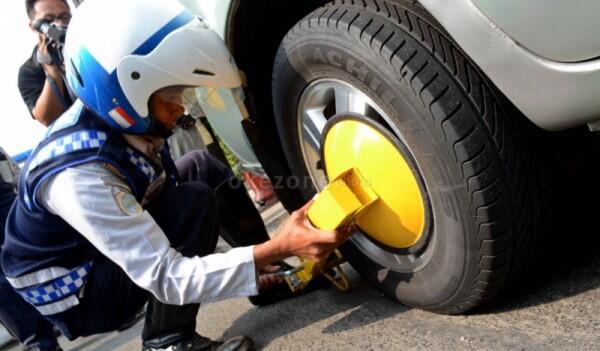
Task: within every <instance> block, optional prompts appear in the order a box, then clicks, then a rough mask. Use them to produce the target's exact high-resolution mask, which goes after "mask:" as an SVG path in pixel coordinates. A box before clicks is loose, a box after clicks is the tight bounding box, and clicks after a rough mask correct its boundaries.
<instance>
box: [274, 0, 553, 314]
mask: <svg viewBox="0 0 600 351" xmlns="http://www.w3.org/2000/svg"><path fill="white" fill-rule="evenodd" d="M328 84H329V85H328ZM272 88H273V103H274V112H275V118H276V123H277V128H278V132H279V135H280V138H281V140H282V144H283V145H282V146H283V149H284V152H285V155H286V158H287V161H288V163H289V166H290V168H291V170H292V173H293V174H295V175H296V176H298V177H299V179H310V181H309V182H304V181H302V180H300V181H296V182H295V183H296V185H298V186H303V185H306V184H308V185H307V186H305V187H303V189H302V190H303V194H304V196H305V197H306V198H307V199H308V198H310V197H311V196H312V195H313V194H314V193H315V191H316V189H317V188H320V187H322V184H319V182H320V180H319V179H318V177H317V176H316V175H315V174H317V173H315V172H318V169H319V167H321V166H322V163H321V162H319V161H316V160H315V159H314V157H313V158H311V156H310V155H309V154H310V152H309V151H310V148H311V145H312V144H311V143H314V140H312V141H310V140H309V139H311V138H310V137H312V138H313V139H316V136H317V135H318V132H319V128H320V127H322V124H323V123H322V122H323V120H322V119H325V120H326V119H328V118H330V117H331V116H333V115H334V114H336V113H340V112H345V111H344V108H345V107H346V108H347V110H350V111H351V112H358V113H360V114H363V115H364V116H366V117H368V118H372V119H373V120H375V121H377V122H378V123H380V124H381V125H383V126H385V127H386V128H387V129H388V130H389V131H390V132H391V133H392V134H393V135H395V136H396V137H397V138H398V140H399V141H400V142H401V143H402V144H403V145H404V146H405V147H406V149H407V150H409V151H408V152H409V153H410V155H405V156H407V157H408V158H409V159H410V160H411V163H412V166H414V167H415V169H417V171H416V173H417V174H415V177H417V178H418V180H419V182H420V184H421V187H422V193H423V202H424V204H425V208H426V218H427V223H426V224H427V225H426V226H425V230H424V232H423V234H422V235H423V237H422V238H423V239H422V240H421V241H422V242H421V243H420V245H419V247H415V248H412V249H402V250H397V249H395V250H392V249H389V248H386V247H382V246H381V245H377V244H374V243H373V242H372V240H367V239H369V238H368V235H365V234H364V233H363V234H361V233H357V234H355V235H353V237H352V238H351V239H350V240H349V241H348V242H347V243H345V244H344V245H343V246H342V251H343V253H344V256H345V257H346V258H347V259H348V261H349V262H350V264H351V265H352V266H353V267H354V268H355V269H356V270H357V271H358V272H359V273H360V274H361V275H362V276H363V277H364V278H365V279H367V280H368V281H369V282H371V283H372V284H373V285H374V286H376V287H377V288H379V289H381V290H382V291H383V292H385V293H386V294H388V295H389V296H391V297H393V298H395V299H397V300H398V301H399V302H401V303H403V304H406V305H409V306H413V307H417V308H421V309H425V310H430V311H434V312H439V313H447V314H457V313H463V312H465V311H467V310H470V309H472V308H473V307H475V306H478V305H480V304H482V303H483V302H484V301H487V300H489V299H490V298H491V297H493V296H496V295H497V294H498V293H499V292H501V291H503V290H504V289H505V288H506V286H507V284H509V283H510V282H511V281H513V280H515V278H516V277H517V276H518V275H519V273H520V272H521V268H522V267H524V265H525V264H526V261H525V259H527V258H528V256H530V254H531V249H532V248H533V244H534V242H535V240H536V238H537V236H538V235H539V232H540V231H541V229H542V228H541V225H540V223H542V217H543V212H542V210H541V209H542V206H541V202H542V200H543V198H542V194H541V192H540V188H539V180H538V178H539V177H538V175H537V174H536V172H537V170H536V166H535V162H534V161H535V159H534V158H533V157H531V156H528V151H527V150H529V148H528V146H527V143H528V142H529V141H528V140H529V136H528V134H527V133H528V131H530V130H533V129H534V128H533V127H532V126H531V125H530V124H529V122H528V121H526V120H525V119H524V118H523V116H522V115H520V114H519V112H518V111H517V110H516V109H515V108H514V107H513V106H512V105H511V104H510V103H509V102H508V101H507V100H506V98H504V97H503V96H502V94H500V93H499V92H498V91H497V89H495V87H494V86H493V84H492V83H491V82H489V81H488V79H487V78H486V77H485V76H484V75H483V74H482V72H481V71H480V70H479V69H478V68H477V67H476V66H475V65H474V64H473V63H472V62H471V61H470V60H469V59H468V58H467V57H466V55H465V54H464V53H463V52H462V51H461V50H460V48H458V47H457V45H456V44H455V43H454V42H453V41H452V40H451V38H450V37H449V35H448V34H447V33H446V32H444V30H443V29H442V28H441V26H440V25H439V24H438V23H437V22H436V21H435V20H434V19H433V18H432V17H431V16H430V15H429V14H428V13H427V12H426V11H425V10H424V9H423V8H422V7H420V6H419V5H418V4H416V2H412V1H387V0H379V1H336V2H334V3H331V4H328V5H326V6H324V7H322V8H319V9H318V10H316V11H314V12H312V13H311V14H309V15H308V16H307V17H305V18H304V19H303V20H302V21H300V22H299V23H298V24H297V25H296V26H295V27H294V28H292V29H291V30H290V31H289V32H288V34H287V35H286V37H285V38H284V39H283V41H282V43H281V45H280V48H279V50H278V52H277V55H276V58H275V63H274V70H273V85H272ZM319 89H320V90H319ZM327 89H330V91H328V90H327ZM336 89H338V90H339V91H338V90H336ZM311 94H313V95H314V96H317V97H318V98H315V99H316V100H315V101H316V102H314V101H313V102H311V101H312V100H310V98H311V96H313V95H311ZM319 94H321V95H319ZM328 94H329V95H328ZM344 94H346V95H344ZM352 94H354V95H352ZM338 95H339V96H338ZM307 96H308V97H307ZM327 96H329V98H330V99H333V102H331V101H329V102H328V101H327ZM344 96H347V98H345V97H344ZM319 99H321V100H323V101H322V106H321V105H319V104H320V103H321V102H320V101H321V100H319ZM346 100H355V101H358V100H361V101H363V100H364V101H367V102H366V103H352V102H348V101H346ZM307 101H308V102H307ZM342 101H344V103H341V102H342ZM338 102H340V103H339V105H338ZM311 104H312V105H311ZM354 105H356V106H354ZM353 109H355V111H352V110H353ZM356 110H358V111H356ZM307 111H308V112H307ZM311 111H312V112H314V111H317V114H318V115H319V116H320V117H318V120H313V119H312V118H313V117H310V116H309V117H305V116H308V115H310V113H312V112H311ZM309 112H310V113H309ZM311 130H312V132H311ZM321 131H322V129H321ZM307 133H308V134H307ZM311 133H312V134H311ZM307 140H308V141H307ZM307 150H309V151H307ZM313 151H314V150H313ZM313 153H314V152H313ZM384 167H385V166H384V165H382V169H384ZM288 185H289V184H288Z"/></svg>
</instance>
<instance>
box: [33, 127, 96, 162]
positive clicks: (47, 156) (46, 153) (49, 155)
mask: <svg viewBox="0 0 600 351" xmlns="http://www.w3.org/2000/svg"><path fill="white" fill-rule="evenodd" d="M106 138H107V136H106V133H104V132H99V131H96V130H81V131H78V132H75V133H72V134H68V135H65V136H63V137H60V138H57V139H56V140H54V141H52V142H51V143H49V144H47V145H45V146H44V147H43V148H42V149H41V150H40V151H38V152H37V153H36V155H35V157H34V159H33V160H32V161H31V164H30V165H29V170H28V172H31V171H32V170H33V169H35V168H36V167H37V166H39V165H40V164H42V163H44V162H46V161H48V160H51V159H53V158H55V157H58V156H62V155H66V154H68V153H71V152H74V151H79V150H86V149H93V148H99V147H101V146H102V145H103V144H104V142H105V141H106Z"/></svg>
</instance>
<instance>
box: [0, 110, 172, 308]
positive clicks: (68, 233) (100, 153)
mask: <svg viewBox="0 0 600 351" xmlns="http://www.w3.org/2000/svg"><path fill="white" fill-rule="evenodd" d="M161 156H162V157H161V158H162V161H163V164H162V165H161V164H157V163H155V162H153V161H152V160H151V159H150V158H148V157H146V156H145V155H144V154H143V153H141V152H139V151H137V150H135V149H133V148H132V147H131V146H129V145H128V144H127V143H126V141H125V139H124V137H123V135H122V134H121V133H120V132H119V131H116V130H113V129H111V128H110V127H109V126H107V125H106V124H104V123H103V122H102V121H101V120H100V119H99V118H96V117H95V116H94V115H93V112H91V111H90V110H88V109H86V108H85V107H84V106H83V105H82V104H81V102H76V103H75V104H74V105H73V106H72V107H71V108H70V109H69V110H68V111H67V112H65V114H63V115H62V116H61V117H60V118H59V119H58V120H57V121H56V122H55V123H54V124H53V125H52V126H51V127H50V129H49V130H48V132H47V134H46V136H45V138H44V139H43V140H42V142H41V143H40V144H38V146H37V147H36V148H35V149H34V151H33V152H32V154H31V155H30V156H29V158H28V159H27V162H26V164H25V166H24V167H23V169H22V171H21V175H20V178H19V185H18V187H19V189H18V198H17V201H15V203H14V204H13V206H12V208H11V211H10V213H9V215H8V218H7V224H6V238H5V241H4V246H3V249H2V257H1V263H2V269H3V270H4V273H5V275H6V277H7V279H8V281H9V282H10V283H11V285H13V287H15V288H16V289H17V291H18V292H19V293H21V295H22V296H23V297H24V298H25V299H26V300H27V301H28V302H30V303H32V304H33V305H34V306H35V307H36V308H38V310H40V312H42V314H45V315H51V314H54V313H57V312H62V311H64V310H66V309H68V308H69V307H71V306H73V305H75V304H77V302H74V295H75V294H77V292H78V291H79V290H80V289H81V287H82V286H83V285H84V284H85V280H86V279H87V274H88V273H89V271H90V268H91V266H92V264H93V261H94V259H95V258H97V257H100V255H101V254H100V252H99V251H98V250H97V249H95V248H94V247H93V246H92V245H91V244H90V243H89V242H88V241H87V240H86V239H85V238H84V237H83V236H82V235H81V234H79V233H78V232H77V231H76V230H75V229H74V228H72V227H71V226H70V225H69V224H68V223H67V222H65V221H64V220H63V219H62V218H61V217H59V216H56V215H54V214H52V213H50V212H49V211H47V210H46V209H45V208H44V207H43V206H40V204H39V198H38V195H39V194H38V193H39V189H41V187H42V186H43V184H44V182H45V181H47V180H48V179H49V178H50V177H52V176H53V175H55V174H57V173H59V172H61V171H63V170H64V169H66V168H68V167H73V166H77V165H81V164H84V163H89V162H103V163H104V164H106V165H109V166H110V167H112V168H114V169H116V170H118V171H119V173H120V174H121V175H123V176H124V177H125V179H126V181H127V183H128V185H129V186H130V188H131V189H132V192H133V195H134V196H135V197H136V199H137V200H138V201H139V202H141V200H142V198H143V197H144V195H145V193H146V190H147V189H148V186H149V185H150V184H151V183H152V182H153V181H155V180H156V179H157V178H158V177H159V176H160V174H161V173H162V172H163V170H165V171H166V173H167V179H168V181H167V184H170V185H172V184H174V182H175V181H176V169H175V165H174V163H173V161H172V159H171V158H170V156H169V153H168V150H167V149H164V150H163V151H162V152H161ZM163 167H164V168H163ZM69 299H71V300H70V302H68V301H69Z"/></svg>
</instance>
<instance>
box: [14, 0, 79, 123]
mask: <svg viewBox="0 0 600 351" xmlns="http://www.w3.org/2000/svg"><path fill="white" fill-rule="evenodd" d="M25 5H26V10H27V15H28V16H29V19H30V22H29V27H30V28H31V30H33V31H35V32H37V33H38V44H37V45H36V46H35V48H34V50H33V54H32V55H31V57H30V58H29V59H28V60H27V61H26V62H25V63H24V64H23V65H22V66H21V68H20V69H19V83H18V84H19V91H20V92H21V96H22V97H23V100H24V101H25V104H26V105H27V107H28V108H29V111H30V112H31V115H32V116H33V118H35V119H36V120H38V121H39V122H40V123H42V124H43V125H44V126H48V125H50V124H51V123H52V122H54V120H55V119H56V118H58V116H60V115H61V114H62V113H63V112H64V111H65V110H66V109H67V108H69V106H71V104H72V99H71V97H70V95H69V92H68V90H67V86H66V84H65V82H64V78H63V77H64V62H63V60H62V52H61V50H62V44H63V43H62V42H61V41H62V40H64V32H65V30H66V27H67V25H68V24H69V21H70V20H71V12H70V10H69V6H68V5H67V2H66V0H26V1H25ZM61 33H63V35H62V36H61V35H60V34H61ZM61 39H62V40H61Z"/></svg>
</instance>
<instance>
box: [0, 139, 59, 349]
mask: <svg viewBox="0 0 600 351" xmlns="http://www.w3.org/2000/svg"><path fill="white" fill-rule="evenodd" d="M18 174H19V167H18V166H17V164H16V163H15V162H14V161H13V160H12V159H11V158H10V156H9V155H8V154H7V153H6V152H5V151H4V150H3V149H2V148H0V247H1V246H2V244H3V243H4V226H5V223H6V217H7V216H8V212H9V210H10V207H11V205H12V204H13V202H14V200H15V197H16V183H17V177H18ZM0 322H1V323H2V324H3V325H4V326H5V327H6V328H7V329H8V331H9V332H10V333H11V334H12V335H13V336H14V337H15V338H16V339H17V340H18V341H19V343H20V344H21V346H22V348H23V350H26V351H56V350H61V349H60V347H59V345H58V342H57V341H56V336H55V335H54V330H53V329H52V324H50V323H49V322H48V321H47V320H46V319H45V318H43V317H42V316H41V315H40V313H39V312H38V311H37V310H36V309H35V308H33V307H32V306H31V305H29V304H28V303H27V302H25V301H24V300H23V299H22V298H21V296H19V294H17V293H16V292H15V290H14V289H13V288H12V286H10V284H9V283H8V281H7V280H6V278H5V277H4V272H2V270H1V269H0Z"/></svg>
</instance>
